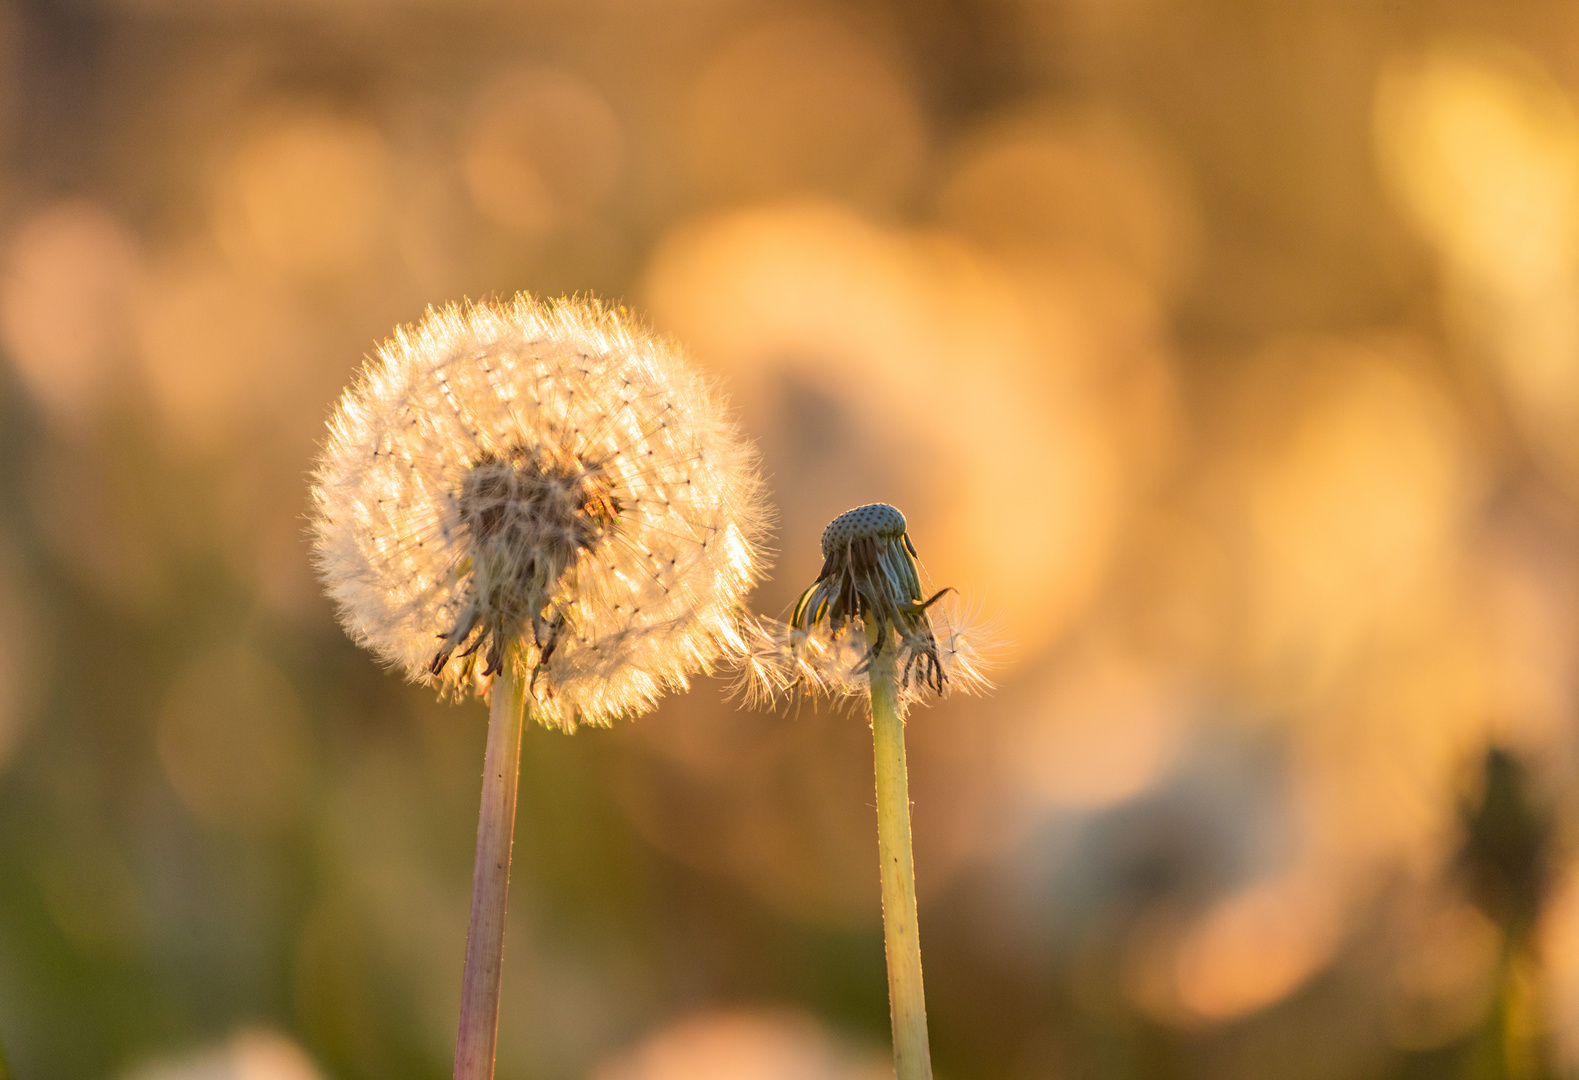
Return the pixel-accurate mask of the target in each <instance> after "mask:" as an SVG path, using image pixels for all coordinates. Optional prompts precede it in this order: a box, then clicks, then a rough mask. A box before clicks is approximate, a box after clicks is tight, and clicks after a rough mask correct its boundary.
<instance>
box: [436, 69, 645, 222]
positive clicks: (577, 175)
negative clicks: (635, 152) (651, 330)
mask: <svg viewBox="0 0 1579 1080" xmlns="http://www.w3.org/2000/svg"><path fill="white" fill-rule="evenodd" d="M623 157H624V136H623V134H622V132H621V130H620V123H619V119H618V118H617V117H616V116H615V115H614V112H613V110H612V109H610V108H609V106H608V104H607V102H605V101H604V100H603V98H602V97H601V96H599V94H598V93H597V91H596V90H595V89H593V88H592V87H591V86H589V85H587V83H586V82H585V81H583V80H581V79H579V78H577V77H576V76H574V75H571V74H569V73H567V72H562V71H554V70H549V69H528V70H523V71H518V72H513V73H511V74H510V75H508V76H506V77H504V78H502V79H499V80H498V81H496V82H495V83H493V84H491V85H490V86H488V87H486V88H485V89H484V90H483V91H482V92H481V93H480V94H479V95H478V97H477V101H476V103H475V105H474V106H473V118H472V122H471V126H470V129H469V131H468V133H467V135H466V142H465V147H464V149H463V153H462V157H461V170H462V173H463V175H464V176H465V179H466V188H467V191H468V192H469V193H470V194H471V197H472V202H473V203H474V204H475V205H476V207H477V209H478V210H480V211H482V212H483V213H484V214H485V215H487V216H488V217H489V218H490V219H491V220H493V221H495V222H497V223H499V224H501V225H505V226H507V227H509V228H511V229H514V230H516V231H518V232H521V233H526V234H529V235H531V234H538V233H545V232H548V231H550V230H552V229H554V228H557V227H559V226H563V225H568V224H574V223H576V222H578V221H580V220H582V219H583V218H585V217H586V216H587V215H588V214H589V213H591V212H592V211H593V210H594V209H596V208H597V207H598V206H599V204H601V203H602V202H603V201H604V200H605V199H606V198H607V197H608V195H609V193H610V191H611V190H612V189H613V186H614V183H615V181H616V180H617V179H618V178H619V172H620V166H621V164H622V160H623Z"/></svg>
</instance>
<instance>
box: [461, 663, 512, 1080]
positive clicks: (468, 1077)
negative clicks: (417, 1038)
mask: <svg viewBox="0 0 1579 1080" xmlns="http://www.w3.org/2000/svg"><path fill="white" fill-rule="evenodd" d="M514 660H515V657H514V656H509V657H507V658H506V659H505V663H504V670H503V671H502V672H500V673H499V675H498V676H496V677H495V679H494V684H493V694H492V701H491V704H490V705H489V709H488V750H487V753H486V755H485V757H484V759H483V775H482V809H481V811H480V812H479V813H478V818H477V865H476V869H475V871H474V874H473V878H472V909H471V923H470V925H469V926H468V927H467V929H466V968H465V972H464V974H463V975H462V976H461V1018H460V1029H459V1032H458V1033H457V1035H456V1039H455V1080H492V1078H493V1059H494V1048H495V1046H496V1045H497V1043H498V1039H499V979H500V975H501V973H502V972H503V968H504V915H505V901H506V899H507V898H508V896H509V892H510V845H511V842H512V841H513V839H514V837H515V793H516V783H517V780H518V778H519V776H520V770H521V726H522V719H523V717H524V714H525V712H526V686H525V684H523V683H522V681H521V680H520V679H519V678H517V677H516V675H515V664H514Z"/></svg>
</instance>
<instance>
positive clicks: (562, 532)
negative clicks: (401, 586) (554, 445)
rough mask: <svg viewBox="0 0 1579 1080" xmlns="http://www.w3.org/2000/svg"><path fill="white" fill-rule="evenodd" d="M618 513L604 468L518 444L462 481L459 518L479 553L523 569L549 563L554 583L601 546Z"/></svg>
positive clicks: (476, 466)
mask: <svg viewBox="0 0 1579 1080" xmlns="http://www.w3.org/2000/svg"><path fill="white" fill-rule="evenodd" d="M619 510H620V507H619V500H617V499H616V498H614V495H613V484H612V483H611V482H610V480H609V478H608V476H607V475H606V474H605V473H604V472H603V470H602V468H601V467H598V466H595V465H594V466H587V465H585V464H583V463H582V462H580V461H578V460H577V459H576V458H574V457H573V456H570V455H568V454H564V455H556V454H550V453H545V452H541V451H532V450H527V449H524V448H520V447H516V448H512V449H511V450H509V451H507V452H506V453H504V454H502V455H495V454H485V455H483V456H482V457H481V458H479V459H478V460H477V461H475V462H473V464H472V467H471V469H470V470H469V471H468V472H467V473H466V478H465V480H464V481H463V482H462V484H461V497H460V518H461V521H462V522H463V523H464V524H465V525H466V527H467V528H468V529H469V530H470V531H471V536H472V542H473V544H475V545H476V546H477V547H478V548H479V549H480V552H479V553H483V552H486V553H488V554H497V555H500V556H507V557H508V556H510V555H514V556H515V557H516V558H518V559H519V560H520V561H521V563H522V565H523V569H525V564H528V563H538V564H543V563H547V564H549V566H551V567H552V571H551V572H550V573H549V574H548V577H549V578H550V579H552V578H557V577H558V576H559V573H558V572H559V571H561V570H563V569H564V567H566V566H568V565H569V564H570V562H571V561H572V560H573V559H574V558H575V557H576V554H577V552H578V551H581V550H585V549H588V548H591V547H592V546H593V545H594V544H596V543H597V541H598V540H599V539H600V538H601V537H602V536H603V534H604V533H606V532H607V531H608V530H609V528H610V527H611V526H613V524H614V521H615V519H616V518H617V517H618V516H619ZM548 568H549V567H548V566H542V565H539V566H538V567H535V568H534V569H538V570H541V569H548ZM534 576H535V575H534Z"/></svg>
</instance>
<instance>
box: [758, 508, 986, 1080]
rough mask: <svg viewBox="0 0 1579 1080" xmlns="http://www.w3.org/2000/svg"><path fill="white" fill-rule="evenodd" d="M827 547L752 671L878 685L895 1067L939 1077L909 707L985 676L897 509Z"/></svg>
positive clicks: (874, 692)
mask: <svg viewBox="0 0 1579 1080" xmlns="http://www.w3.org/2000/svg"><path fill="white" fill-rule="evenodd" d="M822 555H823V564H822V572H821V573H820V574H818V575H817V580H816V581H815V582H814V583H813V584H812V585H811V587H810V588H808V589H807V590H806V591H805V592H804V593H802V594H801V597H800V600H799V601H798V602H797V603H796V604H795V610H794V613H793V614H792V615H791V617H790V625H789V627H788V628H784V629H782V630H781V631H780V632H779V633H778V634H776V635H771V636H772V639H773V640H771V641H770V642H769V644H768V645H767V647H766V648H759V649H758V650H757V653H756V655H755V656H754V657H753V670H752V677H753V678H754V679H755V680H756V682H757V689H761V688H762V687H763V686H764V685H765V686H766V687H767V689H768V690H769V691H774V690H777V689H780V688H782V687H784V686H788V685H796V684H799V685H806V686H809V687H810V688H812V689H813V690H822V691H826V692H829V693H833V694H854V693H859V692H863V691H864V692H865V693H866V694H868V695H869V698H870V701H871V709H872V745H873V750H874V757H875V761H876V766H877V841H878V860H879V866H880V871H881V878H882V887H883V940H884V945H885V949H886V953H887V957H888V1002H889V1010H890V1019H891V1021H892V1024H893V1034H894V1071H895V1074H896V1077H897V1080H930V1078H931V1076H932V1063H931V1057H930V1051H929V1049H928V1045H927V1016H926V999H925V995H924V994H923V990H922V982H921V946H920V941H919V938H918V937H917V931H916V886H915V866H914V863H913V861H912V859H911V853H910V793H909V781H908V778H907V775H906V770H905V731H904V709H905V706H906V704H907V703H909V702H911V701H914V700H917V699H918V698H919V697H921V696H922V695H924V694H926V693H928V692H931V693H933V694H943V693H944V692H945V691H947V690H948V689H949V688H950V687H955V688H958V689H963V690H980V689H982V688H984V687H985V686H986V685H987V683H986V681H985V679H983V678H982V675H981V669H980V664H979V656H978V654H977V653H976V651H975V649H974V648H973V647H972V644H971V642H972V640H973V635H971V634H969V633H967V632H966V631H964V630H963V629H961V628H960V627H959V626H958V623H957V620H956V619H955V618H954V616H953V615H952V614H950V616H949V619H948V620H947V621H946V622H945V623H944V624H943V625H942V626H941V628H940V627H938V626H936V625H934V622H933V619H932V615H931V611H932V609H933V607H934V605H936V604H938V601H939V600H941V599H942V598H943V596H944V595H945V594H946V593H948V592H949V591H950V590H947V589H944V590H942V591H940V592H937V593H934V594H933V595H932V596H931V597H930V598H923V596H924V594H923V590H922V587H921V574H920V570H919V568H918V566H917V564H916V548H915V545H914V544H912V543H911V541H910V535H909V533H908V531H907V530H906V525H905V516H904V515H903V514H901V513H900V512H899V511H898V510H897V509H896V508H894V507H892V506H889V505H887V504H886V503H872V504H870V505H867V506H859V507H856V508H855V509H854V510H850V511H847V512H845V513H843V514H840V515H839V516H838V517H836V518H834V519H833V521H832V522H831V523H830V524H829V525H828V527H827V529H826V530H824V531H823V534H822Z"/></svg>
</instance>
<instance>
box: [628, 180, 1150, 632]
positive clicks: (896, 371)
mask: <svg viewBox="0 0 1579 1080" xmlns="http://www.w3.org/2000/svg"><path fill="white" fill-rule="evenodd" d="M645 292H646V295H647V297H648V303H649V305H650V307H651V309H652V311H653V315H654V318H655V319H656V320H657V321H658V323H659V325H660V326H661V327H663V328H665V329H667V330H670V331H672V332H674V333H676V334H677V335H679V336H681V337H682V338H684V339H685V340H686V341H688V342H690V343H691V344H692V345H693V347H694V348H695V350H696V352H697V354H698V356H699V357H700V359H701V360H702V361H703V362H704V363H706V364H708V365H709V366H711V367H714V368H715V369H719V370H723V371H726V372H728V374H729V377H730V385H731V387H732V388H733V389H734V391H735V395H736V398H737V400H738V401H739V402H740V405H741V407H742V409H743V411H744V413H745V416H746V418H747V422H748V425H749V426H751V427H752V428H753V429H754V430H756V431H758V432H760V433H762V434H763V436H764V438H765V439H766V441H767V443H768V454H769V468H770V469H773V468H774V463H773V454H774V448H775V446H776V445H777V446H786V445H788V446H794V445H798V442H797V440H804V439H807V438H813V439H816V438H818V434H817V430H818V428H819V427H823V428H829V425H832V427H831V428H829V430H827V431H825V432H822V438H823V439H825V441H823V442H821V443H820V444H818V445H816V446H815V454H814V455H808V456H807V457H806V458H803V464H802V469H809V470H810V478H809V479H808V480H806V481H803V482H802V483H803V484H804V486H803V487H797V488H795V489H790V488H787V487H781V488H780V489H779V490H778V491H776V492H775V495H776V497H777V498H778V500H779V502H780V505H781V507H782V508H783V512H784V513H785V515H786V520H788V521H793V522H795V523H796V524H797V527H799V528H807V527H806V526H805V522H807V521H821V522H826V521H828V520H831V519H832V517H833V516H834V515H835V514H838V513H840V512H842V511H843V510H845V509H848V508H849V507H850V506H852V505H856V504H859V503H861V502H867V501H871V500H872V499H876V498H880V497H882V498H888V499H891V500H892V501H894V502H896V503H899V504H901V505H902V506H903V507H904V509H905V513H906V514H907V516H908V518H909V520H910V522H911V532H912V535H913V536H915V537H916V538H917V543H918V544H919V545H920V546H921V554H922V559H923V562H924V563H925V565H926V567H927V569H928V570H929V572H930V573H931V574H932V575H933V577H934V578H935V579H936V580H938V581H939V582H949V583H956V582H957V583H958V585H959V587H960V588H962V589H964V590H965V592H966V595H967V596H969V597H972V598H975V599H978V600H980V601H981V602H983V603H986V604H988V605H990V606H991V608H992V610H993V612H994V613H995V614H997V615H1000V616H1001V617H1002V618H1003V620H1004V624H1005V630H1006V632H1007V636H1008V637H1009V638H1010V639H1011V640H1012V641H1013V643H1014V648H1015V651H1016V654H1017V655H1018V654H1019V653H1020V652H1021V650H1024V651H1026V652H1029V651H1031V650H1034V649H1035V648H1036V647H1037V646H1038V645H1039V644H1041V643H1043V642H1045V641H1047V640H1049V638H1051V637H1052V636H1053V635H1056V634H1057V633H1058V632H1059V630H1060V629H1061V628H1062V627H1064V626H1066V625H1067V623H1068V620H1070V619H1071V618H1072V617H1073V616H1074V614H1075V613H1076V612H1077V611H1078V610H1079V609H1080V607H1081V605H1082V604H1083V603H1085V602H1086V601H1087V600H1088V599H1089V597H1090V596H1091V595H1092V593H1093V591H1094V590H1095V589H1096V587H1097V586H1098V584H1099V583H1100V580H1101V576H1102V573H1103V572H1104V570H1105V567H1106V565H1107V560H1108V559H1109V557H1110V556H1111V552H1112V537H1113V533H1114V530H1115V529H1116V528H1117V527H1118V520H1119V516H1120V513H1121V508H1122V505H1123V502H1124V499H1125V493H1124V492H1123V490H1122V485H1121V469H1122V467H1121V465H1120V463H1119V460H1118V458H1119V448H1118V447H1117V446H1115V445H1114V444H1113V442H1112V441H1110V439H1109V438H1108V436H1107V432H1106V431H1105V430H1104V427H1103V425H1102V417H1101V414H1100V413H1099V407H1100V403H1099V402H1098V401H1097V400H1096V399H1095V395H1094V394H1092V393H1091V392H1090V390H1089V388H1088V387H1086V386H1085V385H1083V384H1082V381H1081V380H1080V378H1079V376H1078V374H1074V375H1071V376H1070V377H1068V378H1063V379H1060V378H1058V376H1057V374H1049V372H1048V369H1050V368H1054V369H1056V368H1060V367H1061V366H1062V365H1078V364H1080V363H1081V362H1083V361H1086V360H1087V357H1085V356H1068V355H1060V354H1052V355H1043V354H1040V353H1038V352H1036V351H1035V350H1034V347H1033V340H1034V335H1033V331H1032V328H1031V327H1030V326H1029V325H1028V320H1027V318H1026V317H1025V315H1024V314H1023V310H1022V308H1021V307H1020V306H1019V297H1018V296H1017V295H1016V294H1015V292H1014V291H1013V289H1012V287H1011V286H1010V284H1009V282H1008V279H1007V278H1006V276H1005V275H1004V274H1003V273H1002V272H1001V271H1000V270H999V269H998V268H997V267H996V266H995V264H994V263H993V262H992V260H991V259H990V257H988V256H986V255H985V254H984V253H982V252H981V251H979V250H977V249H974V248H972V247H971V246H969V245H967V244H965V243H964V242H962V241H959V240H957V239H954V238H952V237H950V236H948V235H946V234H936V233H901V232H893V231H887V230H882V229H879V228H876V227H874V226H872V225H870V224H868V223H866V222H864V221H862V220H861V219H859V218H857V217H855V216H853V215H851V214H849V213H846V212H845V211H842V210H839V209H837V208H833V207H829V206H825V205H817V204H790V205H785V206H777V207H771V208H762V209H758V210H751V211H742V212H738V213H733V214H727V215H723V216H720V217H715V218H707V219H702V220H700V221H697V222H693V223H691V224H690V225H688V226H687V227H685V228H683V229H680V230H677V231H676V232H675V233H674V234H673V235H671V237H670V238H669V239H668V240H667V241H666V242H665V243H664V244H663V245H661V246H660V248H659V249H658V251H657V253H656V255H655V256H654V259H653V262H652V265H651V266H650V268H649V271H648V275H647V281H646V286H645ZM1092 362H1093V363H1096V362H1099V361H1097V360H1092ZM786 385H794V386H797V387H800V388H802V389H800V390H799V391H798V395H799V396H797V394H786V393H785V392H784V390H785V387H786ZM1039 391H1040V392H1039ZM797 402H804V403H808V404H801V405H800V407H801V408H803V409H804V408H807V407H811V408H814V409H817V410H820V411H821V412H820V415H819V416H808V415H804V414H797V413H795V412H793V411H791V410H793V409H794V408H796V406H797ZM811 402H816V403H817V404H809V403H811ZM797 427H798V430H793V429H794V428H797ZM868 446H871V447H882V448H884V458H889V459H892V458H893V457H895V456H901V457H902V458H905V459H908V460H909V461H911V462H913V466H912V468H911V469H910V470H907V472H908V474H909V475H908V476H907V477H906V479H905V481H904V482H903V486H902V487H899V488H897V489H896V488H894V487H892V486H891V485H892V483H893V481H892V480H891V479H886V478H883V477H880V476H874V475H872V474H871V473H870V472H868V471H866V470H865V469H863V468H862V467H861V465H860V463H859V462H858V461H856V460H854V458H855V456H856V455H858V454H860V453H862V452H864V451H865V449H866V447H868ZM882 460H883V459H882V458H879V459H877V463H880V462H881V461H882ZM885 484H886V486H887V491H888V494H886V495H885V494H884V487H885ZM808 531H810V530H809V529H808ZM1031 552H1035V555H1034V557H1033V556H1031V555H1030V554H1029V553H1031ZM1022 553H1023V554H1022ZM814 556H815V552H814V551H812V550H811V549H810V547H809V546H808V547H806V548H804V549H802V548H796V549H792V550H791V551H790V552H788V553H787V559H786V562H785V563H784V566H785V570H786V572H787V573H789V574H791V575H792V576H793V575H795V574H796V573H799V574H800V575H802V576H804V575H807V574H811V573H814V572H815V569H816V567H815V565H813V563H814Z"/></svg>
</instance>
